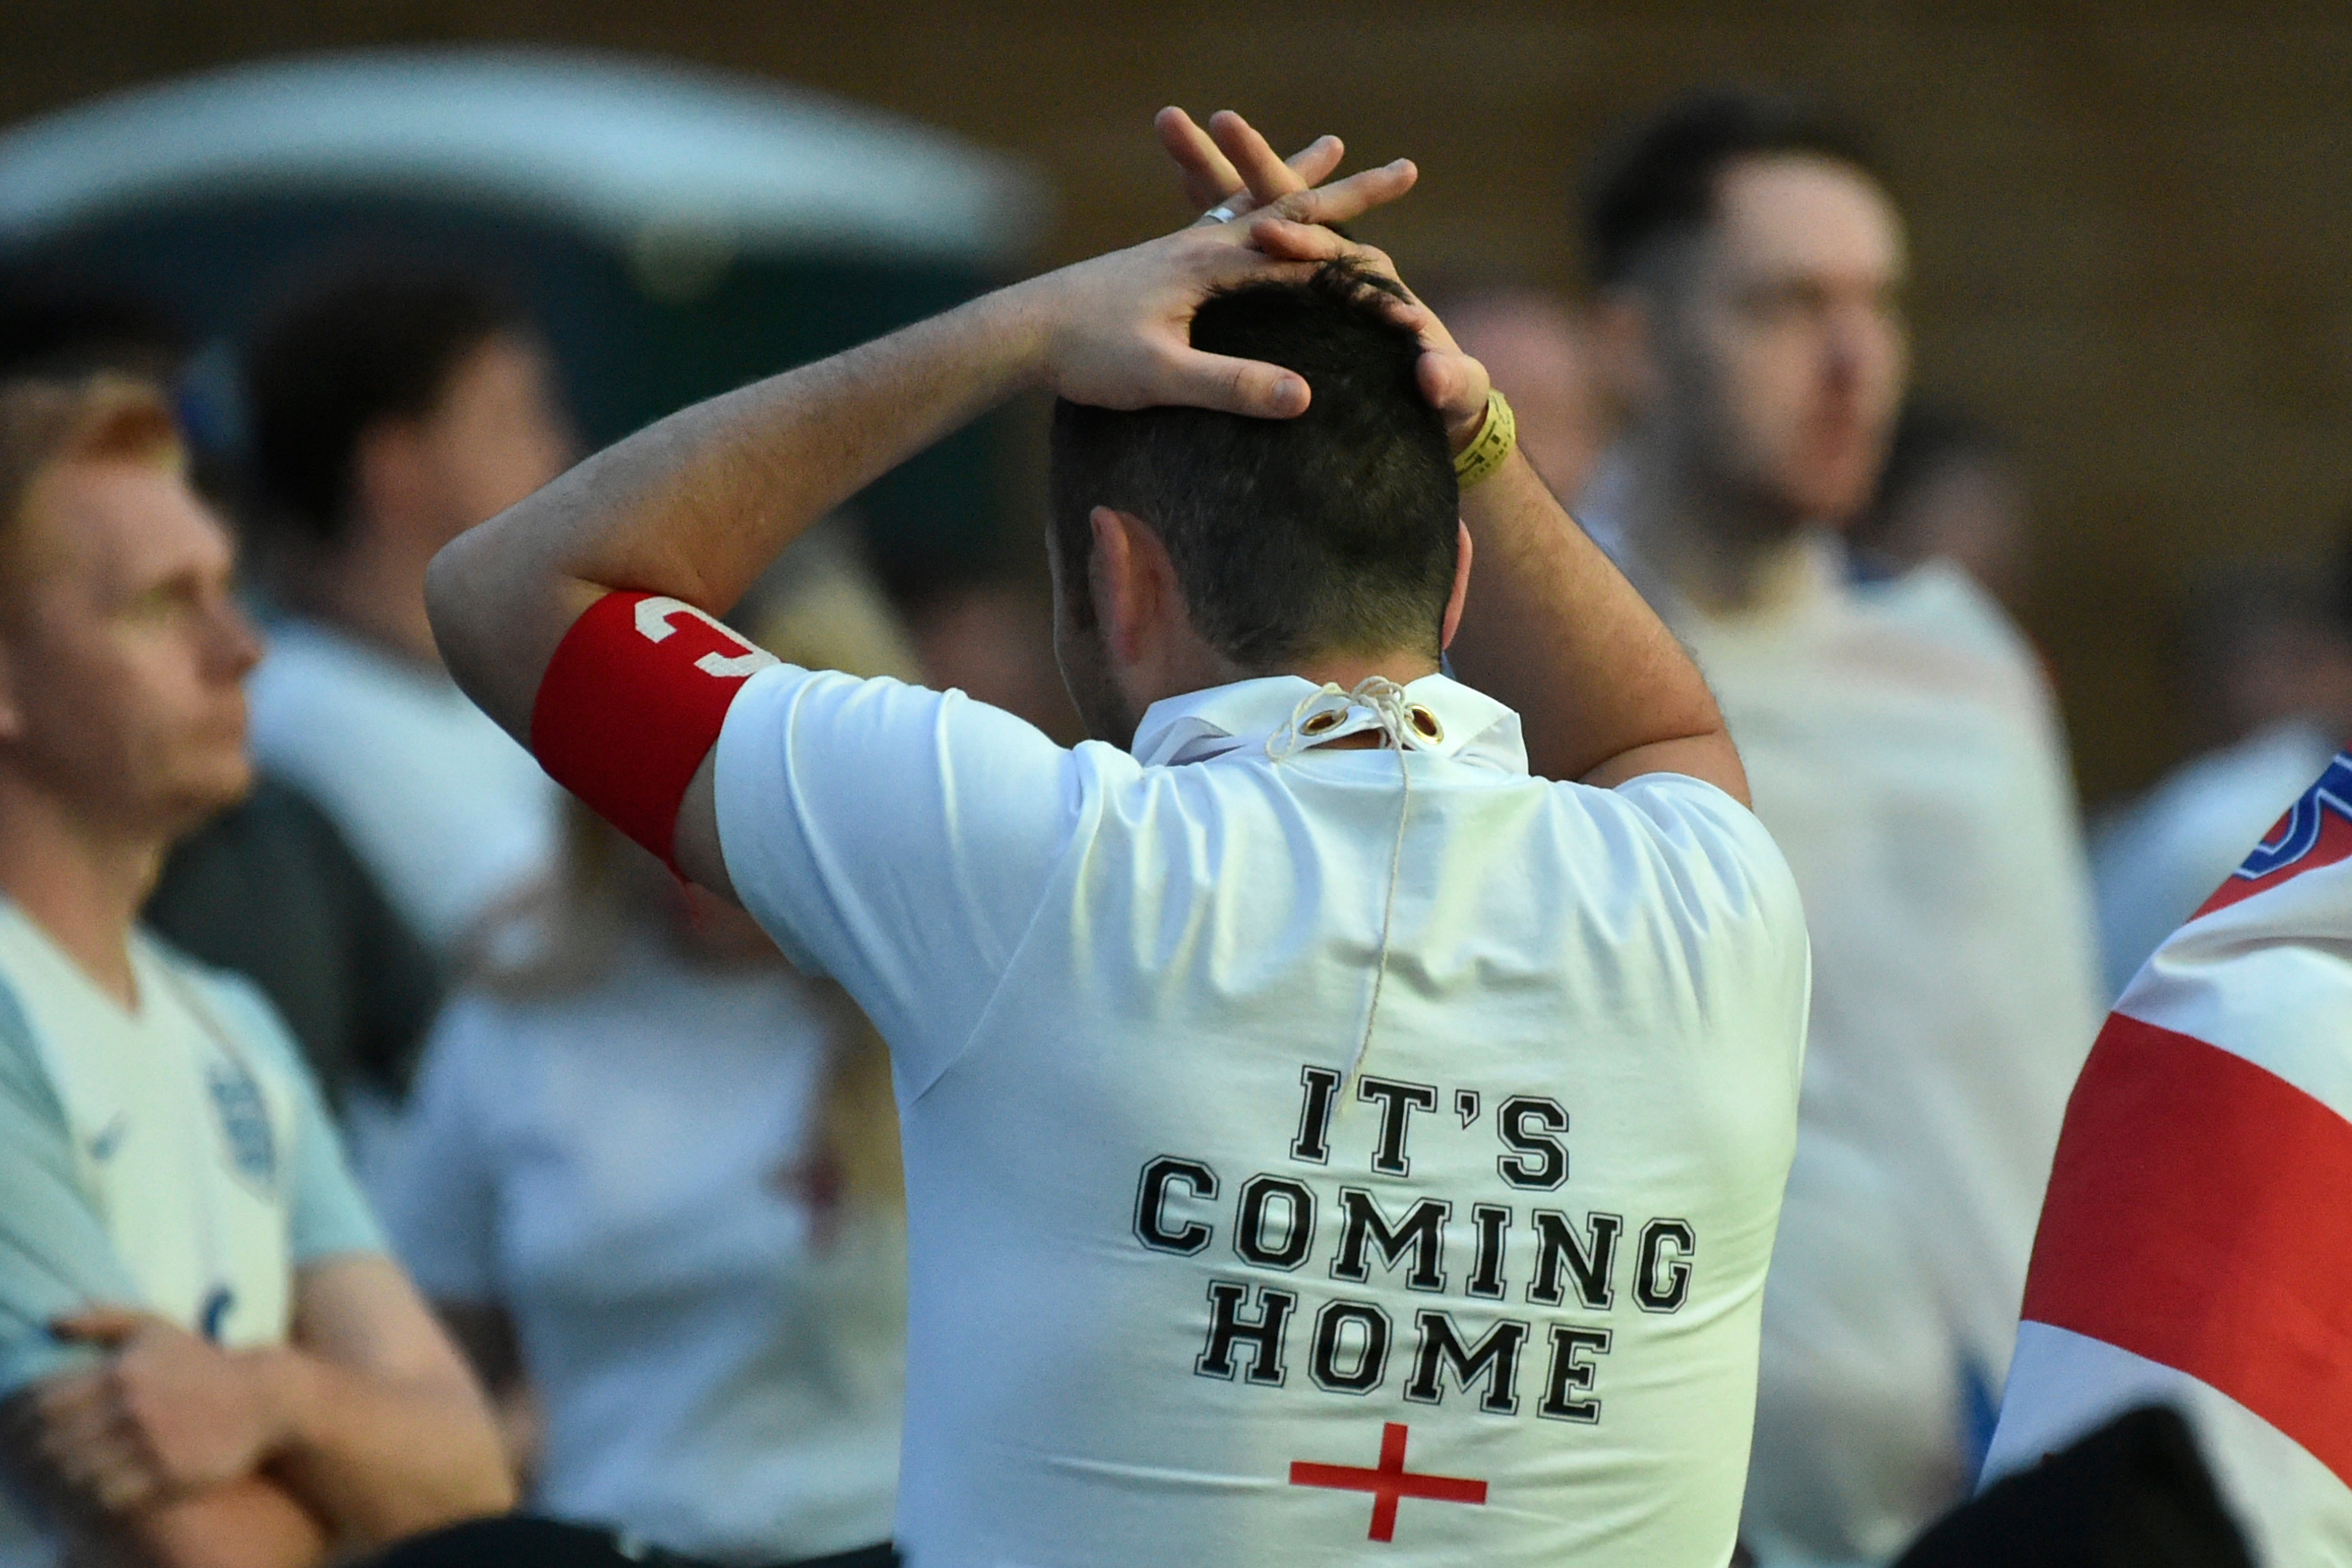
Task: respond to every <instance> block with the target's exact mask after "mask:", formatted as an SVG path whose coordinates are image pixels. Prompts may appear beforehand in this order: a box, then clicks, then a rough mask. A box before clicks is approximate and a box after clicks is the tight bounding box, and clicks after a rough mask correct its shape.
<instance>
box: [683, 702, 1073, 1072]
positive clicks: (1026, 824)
mask: <svg viewBox="0 0 2352 1568" xmlns="http://www.w3.org/2000/svg"><path fill="white" fill-rule="evenodd" d="M1089 749H1091V748H1089ZM1077 757H1078V753H1073V752H1066V751H1065V750H1063V749H1062V748H1061V747H1059V746H1057V745H1055V744H1054V742H1052V741H1050V740H1048V739H1046V738H1045V735H1043V734H1042V733H1040V732H1039V731H1037V730H1035V729H1034V728H1033V727H1032V726H1030V725H1029V724H1026V723H1024V722H1023V721H1021V720H1019V719H1016V718H1014V717H1013V715H1011V714H1009V713H1006V712H1004V711H1003V710H999V709H995V708H991V707H989V706H987V705H986V704H984V703H980V702H974V701H973V700H971V699H970V698H968V697H966V696H964V695H963V693H961V692H960V691H947V692H937V691H929V690H925V689H922V688H920V687H916V686H908V685H906V684H904V683H902V682H899V681H896V680H889V679H875V680H859V679H855V678H853V677H850V676H846V675H843V674H839V673H837V672H834V671H815V672H813V671H810V670H805V669H802V668H797V667H795V666H792V665H783V666H780V667H777V668H771V669H766V670H762V671H761V673H760V674H759V675H757V676H755V677H753V678H752V679H751V680H750V681H749V682H748V683H746V684H745V686H744V688H743V689H742V691H741V693H740V695H739V696H737V698H736V699H735V704H734V706H733V708H732V709H730V710H729V712H728V715H727V724H726V728H725V729H724V730H723V731H721V732H720V735H719V762H718V768H717V774H716V779H717V801H718V815H719V845H720V848H721V851H722V853H723V854H724V855H725V856H726V859H727V871H728V875H729V876H730V878H731V879H733V881H734V884H735V890H736V893H737V895H738V897H740V899H741V900H743V905H744V907H745V908H746V909H748V910H751V913H752V914H753V915H754V916H756V917H757V918H758V919H759V921H760V922H761V925H763V926H764V927H766V929H767V931H768V932H769V934H770V935H771V936H772V937H774V938H775V940H776V942H777V943H778V945H780V946H781V947H782V948H783V950H784V952H785V953H786V955H787V956H788V957H790V958H791V959H792V960H793V963H796V964H798V965H800V966H801V967H802V968H803V969H805V970H809V971H812V972H814V973H821V974H826V975H830V976H831V977H832V978H834V979H835V980H837V981H839V982H840V983H841V984H842V985H843V987H844V988H845V989H846V990H847V991H848V992H849V994H850V995H851V996H853V997H854V998H856V1001H857V1003H858V1005H860V1006H862V1007H864V1008H865V1009H866V1016H869V1017H870V1018H872V1019H873V1020H874V1023H875V1026H876V1027H877V1028H878V1029H880V1030H881V1031H882V1035H883V1037H884V1038H886V1039H887V1040H888V1041H889V1043H890V1048H891V1058H892V1067H893V1071H894V1074H895V1076H896V1078H897V1080H898V1095H899V1098H900V1100H902V1101H908V1100H913V1099H915V1098H917V1097H918V1096H919V1095H920V1094H921V1093H922V1092H923V1091H924V1090H925V1089H928V1088H929V1087H930V1085H931V1083H932V1082H933V1081H934V1080H936V1079H938V1077H939V1075H940V1073H941V1072H943V1071H945V1070H946V1068H948V1066H949V1065H950V1063H952V1062H953V1061H954V1059H955V1058H956V1057H957V1055H958V1054H960V1053H961V1050H962V1048H963V1047H964V1045H965V1043H966V1041H967V1040H969V1038H970V1037H971V1031H972V1028H973V1026H975V1025H976V1024H977V1023H978V1021H979V1019H980V1016H981V1014H982V1012H983V1011H984V1010H985V1008H986V1007H987V1005H988V1003H989V1001H990V999H991V998H992V996H993V995H994V994H995V991H996V986H997V983H998V981H999V979H1000V977H1001V976H1002V975H1003V972H1004V969H1005V966H1006V964H1007V963H1008V962H1009V961H1010V959H1011V957H1012V955H1013V952H1015V951H1017V949H1018V947H1019V945H1020V942H1021V940H1022V938H1023V936H1024V933H1025V932H1026V931H1028V929H1029V924H1030V921H1032V920H1033V919H1034V916H1035V914H1036V911H1037V909H1038V907H1039V905H1040V903H1041V902H1042V901H1043V899H1044V896H1045V889H1046V887H1047V885H1048V884H1049V882H1050V881H1051V879H1052V878H1053V876H1054V874H1055V868H1057V867H1058V866H1059V865H1060V863H1061V861H1062V858H1063V857H1064V855H1065V854H1066V852H1067V851H1068V849H1069V848H1070V847H1071V845H1072V844H1073V842H1074V841H1075V838H1076V834H1077V831H1078V823H1079V819H1080V816H1081V815H1082V811H1083V808H1084V795H1085V793H1086V792H1085V790H1084V789H1083V787H1082V782H1081V781H1082V778H1083V770H1082V768H1081V766H1080V764H1079V763H1078V761H1077Z"/></svg>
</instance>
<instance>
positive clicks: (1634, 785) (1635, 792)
mask: <svg viewBox="0 0 2352 1568" xmlns="http://www.w3.org/2000/svg"><path fill="white" fill-rule="evenodd" d="M1574 787H1577V788H1580V789H1583V788H1586V786H1583V785H1577V786H1574ZM1586 793H1587V795H1595V796H1609V797H1612V798H1613V799H1614V800H1615V802H1616V803H1617V809H1620V810H1629V811H1632V812H1633V813H1636V814H1638V815H1639V816H1641V817H1642V818H1643V819H1644V820H1645V821H1646V822H1648V823H1649V824H1650V825H1651V826H1652V827H1653V828H1654V829H1655V830H1657V831H1656V837H1657V839H1658V841H1659V842H1661V843H1662V844H1669V845H1679V846H1682V847H1684V848H1685V849H1686V850H1687V852H1689V853H1691V854H1695V855H1697V856H1700V857H1703V858H1706V859H1707V860H1708V861H1710V862H1711V863H1714V864H1716V865H1717V866H1718V868H1721V869H1728V867H1727V866H1725V865H1724V859H1725V857H1726V856H1728V857H1729V861H1730V865H1734V866H1737V868H1738V880H1739V881H1740V882H1741V883H1742V884H1743V885H1744V886H1745V887H1746V888H1747V889H1748V891H1749V892H1750V894H1751V895H1752V896H1753V898H1754V900H1755V907H1756V908H1757V910H1759V912H1762V913H1768V914H1776V915H1789V916H1793V917H1795V918H1796V919H1797V920H1798V921H1801V920H1802V918H1803V917H1802V908H1803V906H1802V901H1801V899H1800V898H1799V896H1798V892H1797V879H1796V874H1795V873H1794V872H1792V871H1791V870H1790V868H1789V862H1788V859H1787V858H1786V857H1785V856H1783V855H1782V854H1781V853H1780V844H1779V843H1778V841H1776V840H1775V839H1774V838H1773V837H1772V835H1771V834H1770V832H1769V831H1768V830H1767V829H1766V828H1765V826H1764V824H1763V823H1762V822H1761V821H1760V820H1759V819H1758V817H1757V816H1756V814H1755V813H1754V812H1753V811H1751V810H1749V809H1748V807H1747V806H1745V805H1741V804H1740V803H1739V802H1738V800H1736V799H1734V798H1733V797H1732V796H1731V795H1729V794H1727V793H1726V792H1725V791H1724V790H1722V789H1720V788H1718V787H1717V786H1716V785H1714V784H1709V783H1707V781H1706V780H1705V779H1702V778H1696V777H1694V776H1693V775H1691V774H1689V773H1643V774H1641V775H1640V776H1638V777H1635V778H1630V779H1627V780H1625V781H1624V782H1623V783H1622V784H1617V785H1615V786H1614V787H1612V788H1610V789H1605V790H1592V789H1587V791H1586ZM1800 929H1801V926H1800Z"/></svg>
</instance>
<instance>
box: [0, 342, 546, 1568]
mask: <svg viewBox="0 0 2352 1568" xmlns="http://www.w3.org/2000/svg"><path fill="white" fill-rule="evenodd" d="M0 530H5V531H0V892H4V893H5V898H0V1401H5V1403H0V1471H5V1479H6V1480H7V1482H8V1483H10V1484H9V1485H7V1486H0V1562H5V1563H9V1564H11V1565H12V1568H13V1565H17V1564H31V1563H51V1562H56V1561H58V1560H60V1559H61V1558H69V1559H70V1560H71V1561H73V1562H75V1563H117V1562H130V1563H167V1564H179V1563H246V1564H255V1565H273V1564H281V1563H282V1564H299V1563H318V1562H321V1561H324V1560H325V1558H326V1557H327V1556H328V1555H329V1554H330V1553H331V1552H333V1553H335V1554H341V1553H345V1552H350V1551H352V1550H354V1549H357V1548H361V1547H365V1546H369V1545H372V1544H375V1543H380V1542H384V1541H388V1540H391V1539H394V1538H395V1537H397V1536H400V1535H403V1534H405V1533H407V1532H409V1531H415V1530H421V1529H425V1528H426V1527H429V1526H432V1525H435V1524H438V1523H441V1522H443V1521H448V1520H452V1519H459V1518H464V1517H467V1516H468V1515H471V1514H477V1513H486V1512H495V1511H498V1510H501V1509H503V1508H505V1507H506V1506H508V1504H509V1500H510V1496H511V1494H510V1492H509V1488H508V1485H507V1481H506V1478H505V1476H504V1474H503V1473H502V1471H501V1469H500V1467H499V1456H498V1451H497V1447H496V1440H495V1436H494V1434H493V1432H492V1430H491V1427H490V1425H489V1422H488V1419H487V1416H486V1413H485V1412H484V1411H483V1409H482V1406H481V1403H480V1399H479V1396H478V1394H477V1393H476V1391H475V1388H474V1385H473V1383H472V1381H471V1380H470V1379H469V1378H468V1377H467V1373H466V1370H465V1367H464V1365H463V1363H461V1362H460V1361H459V1359H458V1358H457V1353H456V1352H455V1351H454V1350H453V1349H452V1348H451V1346H450V1345H449V1343H448V1342H447V1340H446V1338H444V1336H443V1335H442V1333H441V1331H439V1329H438V1328H436V1326H435V1324H434V1321H433V1319H432V1317H431V1316H430V1314H429V1313H427V1312H426V1310H425V1307H424V1304H423V1302H422V1301H420V1300H418V1299H417V1297H416V1295H415V1291H414V1289H412V1288H411V1287H410V1285H409V1283H408V1280H407V1279H406V1277H405V1276H404V1275H403V1274H402V1273H401V1271H400V1269H399V1268H398V1267H397V1266H395V1265H394V1264H393V1263H392V1261H391V1260H390V1259H389V1258H385V1257H384V1256H383V1252H382V1247H381V1244H380V1241H379V1238H378V1235H377V1231H376V1228H375V1224H374V1221H373V1219H372V1218H371V1217H370V1216H369V1215H368V1212H367V1209H366V1207H365V1205H363V1204H362V1201H361V1199H360V1196H359V1194H358V1192H357V1191H356V1189H355V1188H354V1187H353V1185H352V1181H351V1178H350V1176H349V1174H348V1173H346V1171H345V1170H344V1167H343V1163H342V1156H341V1150H340V1148H339V1146H338V1143H337V1141H336V1138H335V1134H334V1131H333V1130H332V1128H331V1125H330V1123H329V1122H328V1120H327V1118H326V1115H325V1112H324V1110H323V1109H322V1108H321V1106H320V1101H319V1099H318V1095H317V1091H316V1089H315V1088H314V1087H313V1085H312V1083H311V1081H310V1078H309V1076H308V1074H306V1073H305V1071H304V1070H303V1068H302V1065H301V1061H300V1058H299V1055H298V1054H297V1052H296V1050H295V1047H294V1046H293V1043H292V1042H291V1041H290V1040H289V1038H288V1037H287V1035H286V1032H285V1028H284V1026H283V1025H282V1024H280V1023H279V1021H278V1018H277V1016H276V1015H275V1014H274V1013H273V1012H272V1011H271V1009H270V1007H269V1005H268V1003H267V1002H266V1001H264V1000H263V999H262V998H261V997H260V996H259V995H258V994H256V993H255V992H254V991H253V990H252V989H251V988H250V987H248V986H247V985H245V984H242V983H240V982H237V981H236V980H234V979H232V978H231V977H229V976H226V975H225V974H221V973H217V972H215V971H211V970H207V969H205V968H203V967H201V966H200V965H198V964H195V963H192V962H191V961H189V960H188V959H186V958H184V957H183V956H181V955H180V954H178V953H177V952H174V951H173V950H172V949H171V948H169V947H168V946H166V945H164V944H163V943H161V942H156V941H154V940H153V939H152V938H151V937H149V936H148V935H147V934H146V933H145V932H144V931H142V930H140V929H139V928H138V927H137V925H136V924H135V923H134V916H135V914H136V912H137V910H138V909H139V906H140V904H141V901H142V900H143V898H144V897H145V895H146V893H147V890H148V888H149V886H150V884H151V883H152V880H153V878H154V875H155V871H156V868H157V867H158V866H159V865H160V864H161V863H162V860H163V852H164V849H165V847H166V846H167V845H168V844H169V843H170V842H171V840H172V839H173V837H175V836H177V835H178V834H181V833H183V832H185V831H186V830H187V829H188V827H189V826H192V825H193V824H194V823H196V822H199V821H201V820H203V819H204V818H205V816H208V815H209V814H211V813H212V812H215V811H216V810H218V809H219V808H220V807H222V806H224V805H227V804H229V803H230V802H232V801H234V800H236V798H237V797H238V796H239V795H242V794H243V793H244V791H245V789H246V788H247V784H248V783H249V779H250V765H249V763H248V762H247V755H246V748H245V729H246V724H245V712H246V710H245V701H244V695H243V690H242V683H243V680H244V678H245V675H246V673H247V670H249V669H250V668H252V667H253V664H254V661H255V659H256V658H258V657H259V655H260V651H261V650H260V645H259V642H258V640H257V637H256V636H255V634H254V632H253V629H252V627H251V626H249V625H248V624H247V621H246V619H245V616H244V615H243V614H242V612H241V611H240V610H239V609H238V608H237V606H236V601H235V599H234V598H233V596H232V591H231V572H230V567H231V562H232V552H231V548H230V544H229V540H228V537H227V535H226V533H225V532H224V531H222V530H221V528H220V527H219V526H218V524H216V523H215V521H213V519H212V517H211V516H210V514H209V513H208V512H207V511H206V510H205V508H204V506H203V504H202V503H201V502H200V501H199V500H197V498H196V496H195V495H194V492H193V491H192V490H191V489H189V487H188V484H187V482H186V479H185V471H184V457H183V453H182V450H181V447H180V443H179V439H178V436H177V432H176V429H175V427H174V426H173V420H172V416H171V412H170V410H169V408H168V407H167V406H166V405H165V404H164V403H163V399H162V397H161V396H160V395H159V394H158V393H157V392H156V391H155V390H154V389H153V388H152V387H150V386H148V385H146V384H142V383H140V382H136V381H131V380H129V379H126V378H121V377H114V376H107V375H99V376H84V377H79V378H75V377H50V376H39V375H24V374H13V375H10V376H8V377H6V378H5V379H0ZM24 1503H29V1504H30V1505H31V1513H30V1515H29V1516H28V1515H27V1513H26V1512H25V1511H22V1510H20V1508H19V1506H18V1505H19V1504H24Z"/></svg>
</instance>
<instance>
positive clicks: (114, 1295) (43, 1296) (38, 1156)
mask: <svg viewBox="0 0 2352 1568" xmlns="http://www.w3.org/2000/svg"><path fill="white" fill-rule="evenodd" d="M139 1299H140V1298H139V1289H138V1287H137V1286H136V1285H135V1284H133V1283H132V1282H131V1275H130V1271H129V1270H128V1269H127V1268H124V1267H123V1264H122V1260H121V1258H120V1256H118V1255H117V1254H116V1252H115V1250H114V1243H113V1241H112V1239H111V1238H110V1237H108V1235H107V1234H106V1225H105V1222H104V1221H103V1220H102V1219H101V1218H100V1215H99V1212H98V1208H97V1205H95V1204H93V1203H92V1202H91V1200H90V1196H89V1193H88V1191H87V1190H85V1189H84V1187H83V1186H82V1184H81V1183H80V1181H79V1178H78V1177H77V1176H76V1174H75V1173H74V1153H73V1135H72V1133H71V1131H69V1130H68V1126H67V1123H66V1116H65V1110H64V1107H63V1106H62V1105H60V1104H59V1103H58V1097H57V1091H56V1089H54V1087H53V1086H52V1085H51V1084H50V1082H49V1079H48V1074H47V1070H46V1069H45V1068H43V1067H42V1065H41V1061H40V1056H39V1053H38V1051H37V1049H36V1048H35V1046H34V1042H33V1034H32V1029H31V1026H29V1025H28V1024H27V1022H26V1018H25V1016H24V1012H23V1010H22V1009H21V1008H20V1007H19V1006H18V1005H17V1003H16V997H15V995H14V994H12V993H10V992H9V991H8V989H7V988H6V987H5V985H0V1398H5V1397H6V1396H7V1395H9V1394H15V1393H16V1391H17V1390H19V1389H21V1388H23V1387H25V1386H26V1384H32V1383H36V1382H38V1381H39V1380H40V1379H42V1378H45V1377H48V1376H51V1375H53V1374H55V1373H60V1372H64V1371H67V1370H69V1369H71V1368H73V1367H77V1366H81V1365H87V1364H90V1363H95V1362H96V1360H97V1356H96V1353H95V1352H91V1351H89V1350H88V1349H86V1348H81V1347H74V1346H68V1345H64V1344H60V1343H58V1341H57V1340H56V1339H54V1338H52V1337H51V1335H50V1333H49V1329H48V1325H49V1321H50V1320H51V1319H53V1318H57V1317H59V1316H62V1315H63V1314H66V1313H68V1312H72V1311H75V1310H79V1309H80V1308H83V1307H87V1306H92V1305H96V1304H99V1303H113V1304H117V1305H124V1304H135V1303H136V1302H137V1301H138V1300H139Z"/></svg>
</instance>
